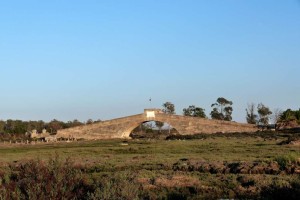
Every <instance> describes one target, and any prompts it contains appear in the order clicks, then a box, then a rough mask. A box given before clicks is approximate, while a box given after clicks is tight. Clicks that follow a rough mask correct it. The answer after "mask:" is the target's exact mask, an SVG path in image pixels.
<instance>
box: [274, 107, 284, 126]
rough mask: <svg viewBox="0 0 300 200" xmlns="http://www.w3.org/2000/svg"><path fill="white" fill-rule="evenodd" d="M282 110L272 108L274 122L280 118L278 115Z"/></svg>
mask: <svg viewBox="0 0 300 200" xmlns="http://www.w3.org/2000/svg"><path fill="white" fill-rule="evenodd" d="M282 113H283V112H282V110H281V109H280V108H276V109H274V110H273V115H272V122H273V124H276V123H277V122H278V121H279V120H280V116H281V115H282Z"/></svg>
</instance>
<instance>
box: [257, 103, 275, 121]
mask: <svg viewBox="0 0 300 200" xmlns="http://www.w3.org/2000/svg"><path fill="white" fill-rule="evenodd" d="M257 112H258V115H259V121H258V122H259V124H261V125H268V124H269V120H270V115H271V114H272V112H271V110H270V109H269V107H267V106H265V105H264V104H262V103H260V104H258V106H257Z"/></svg>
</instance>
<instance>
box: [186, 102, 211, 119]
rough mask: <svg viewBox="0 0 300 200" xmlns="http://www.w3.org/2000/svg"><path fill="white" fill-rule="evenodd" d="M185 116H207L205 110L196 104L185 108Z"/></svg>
mask: <svg viewBox="0 0 300 200" xmlns="http://www.w3.org/2000/svg"><path fill="white" fill-rule="evenodd" d="M183 115H184V116H190V117H200V118H206V114H205V110H204V109H203V108H200V107H196V106H194V105H192V106H189V107H188V108H184V109H183Z"/></svg>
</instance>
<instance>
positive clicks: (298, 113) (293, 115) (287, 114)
mask: <svg viewBox="0 0 300 200" xmlns="http://www.w3.org/2000/svg"><path fill="white" fill-rule="evenodd" d="M280 120H281V121H293V120H296V121H297V122H298V124H300V109H299V110H291V109H287V110H286V111H284V112H282V114H281V115H280Z"/></svg>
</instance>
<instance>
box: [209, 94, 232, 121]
mask: <svg viewBox="0 0 300 200" xmlns="http://www.w3.org/2000/svg"><path fill="white" fill-rule="evenodd" d="M232 104H233V103H232V101H229V100H227V99H225V98H224V97H219V98H218V99H217V102H216V103H213V104H212V105H211V107H212V108H213V110H212V111H211V112H210V115H211V118H212V119H217V120H225V121H231V120H232V116H231V115H232V112H233V108H232Z"/></svg>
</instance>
